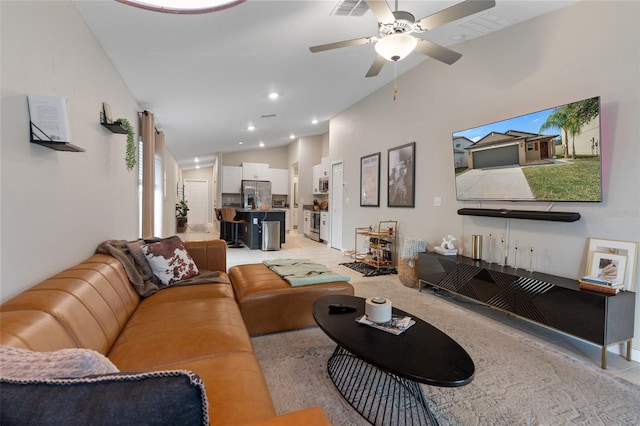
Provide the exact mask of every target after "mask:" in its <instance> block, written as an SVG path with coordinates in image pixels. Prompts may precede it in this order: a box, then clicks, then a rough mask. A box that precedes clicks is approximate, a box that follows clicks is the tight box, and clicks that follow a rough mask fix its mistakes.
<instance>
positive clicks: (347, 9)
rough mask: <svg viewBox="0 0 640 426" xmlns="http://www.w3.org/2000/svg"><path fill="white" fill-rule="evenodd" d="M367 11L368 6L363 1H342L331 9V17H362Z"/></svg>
mask: <svg viewBox="0 0 640 426" xmlns="http://www.w3.org/2000/svg"><path fill="white" fill-rule="evenodd" d="M367 10H369V6H367V3H365V2H364V1H363V0H342V1H340V2H339V3H338V4H337V6H336V7H335V9H333V11H332V12H331V15H338V16H362V15H364V14H365V12H366V11H367Z"/></svg>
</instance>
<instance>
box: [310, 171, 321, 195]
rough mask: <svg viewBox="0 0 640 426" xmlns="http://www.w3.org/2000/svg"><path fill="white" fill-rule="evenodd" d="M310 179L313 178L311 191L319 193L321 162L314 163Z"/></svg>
mask: <svg viewBox="0 0 640 426" xmlns="http://www.w3.org/2000/svg"><path fill="white" fill-rule="evenodd" d="M311 176H312V179H313V181H312V182H313V193H314V194H319V193H320V178H321V177H322V165H321V164H316V165H315V166H313V172H312V174H311Z"/></svg>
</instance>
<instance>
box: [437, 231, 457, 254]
mask: <svg viewBox="0 0 640 426" xmlns="http://www.w3.org/2000/svg"><path fill="white" fill-rule="evenodd" d="M447 238H448V240H447V239H446V238H444V237H442V244H440V247H442V248H443V249H445V250H454V249H455V248H456V247H455V246H454V245H453V242H454V241H457V239H456V238H455V237H454V236H453V235H451V234H449V235H447Z"/></svg>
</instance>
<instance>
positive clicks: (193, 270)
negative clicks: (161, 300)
mask: <svg viewBox="0 0 640 426" xmlns="http://www.w3.org/2000/svg"><path fill="white" fill-rule="evenodd" d="M142 251H143V252H144V254H145V256H146V257H147V260H148V261H149V266H151V270H152V271H153V274H154V275H155V276H156V278H158V280H159V281H160V286H161V287H162V286H168V285H171V284H173V283H175V282H178V281H182V280H186V279H188V278H192V277H195V276H196V275H198V274H199V273H200V271H198V267H197V266H196V263H195V262H194V261H193V259H192V258H191V255H190V254H189V252H188V251H187V249H186V248H185V247H184V244H182V241H181V240H180V238H178V237H177V236H174V237H170V238H166V239H164V240H161V241H158V242H155V243H150V244H145V245H144V246H142Z"/></svg>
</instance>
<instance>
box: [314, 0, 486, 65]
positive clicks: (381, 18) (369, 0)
mask: <svg viewBox="0 0 640 426" xmlns="http://www.w3.org/2000/svg"><path fill="white" fill-rule="evenodd" d="M365 3H366V4H367V6H368V7H369V9H371V11H372V12H373V14H374V15H375V16H376V18H377V19H378V33H379V37H376V36H372V37H363V38H357V39H354V40H345V41H339V42H336V43H329V44H321V45H319V46H312V47H310V48H309V50H311V52H313V53H316V52H323V51H325V50H331V49H338V48H341V47H349V46H357V45H360V44H371V43H375V49H376V52H377V53H378V56H377V57H376V59H375V60H374V61H373V64H372V65H371V68H369V71H368V72H367V75H366V77H375V76H376V75H378V74H379V73H380V71H381V70H382V67H383V66H384V63H385V62H386V61H393V62H397V61H399V60H401V59H403V58H405V57H406V56H407V55H409V54H410V53H411V52H413V51H416V52H418V53H422V54H423V55H427V56H430V57H432V58H434V59H437V60H439V61H441V62H444V63H445V64H449V65H451V64H453V63H454V62H455V61H457V60H458V59H460V58H461V57H462V55H461V54H459V53H458V52H454V51H453V50H451V49H447V48H446V47H444V46H440V45H438V44H436V43H432V42H430V41H427V40H423V39H422V38H419V37H414V36H413V35H411V34H413V33H424V32H426V31H429V30H432V29H434V28H437V27H439V26H441V25H445V24H448V23H449V22H452V21H455V20H457V19H461V18H464V17H466V16H469V15H473V14H474V13H478V12H481V11H483V10H486V9H490V8H492V7H494V6H495V5H496V2H495V0H466V1H463V2H462V3H458V4H456V5H453V6H451V7H449V8H447V9H444V10H441V11H440V12H436V13H434V14H433V15H429V16H426V17H424V18H422V19H419V20H417V21H416V19H415V17H414V16H413V15H412V14H411V13H409V12H404V11H399V10H398V0H396V11H395V12H393V11H392V10H391V8H390V7H389V5H388V4H387V2H386V1H384V0H365Z"/></svg>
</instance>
